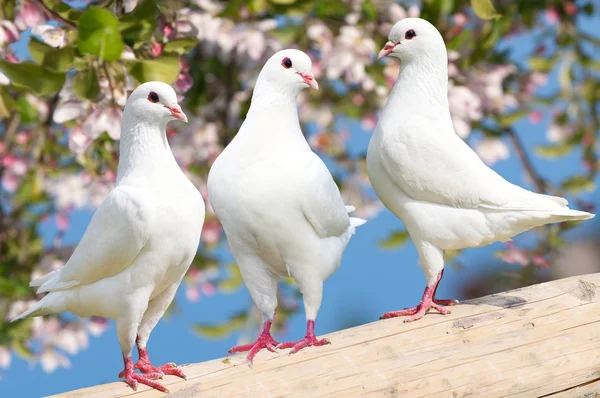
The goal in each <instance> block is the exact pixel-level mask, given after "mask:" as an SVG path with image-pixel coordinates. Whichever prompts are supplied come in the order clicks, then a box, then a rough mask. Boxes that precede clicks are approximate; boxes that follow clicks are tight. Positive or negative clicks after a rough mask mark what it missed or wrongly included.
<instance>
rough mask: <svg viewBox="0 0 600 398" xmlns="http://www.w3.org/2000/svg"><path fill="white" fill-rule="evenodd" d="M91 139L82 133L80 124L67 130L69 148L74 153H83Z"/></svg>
mask: <svg viewBox="0 0 600 398" xmlns="http://www.w3.org/2000/svg"><path fill="white" fill-rule="evenodd" d="M92 141H93V140H92V139H91V138H90V137H88V136H87V135H85V134H84V133H83V129H82V128H81V127H80V126H77V127H74V128H72V129H71V130H70V131H69V150H70V151H71V152H73V153H75V154H80V153H84V152H85V150H86V149H87V148H88V147H89V146H90V144H91V143H92Z"/></svg>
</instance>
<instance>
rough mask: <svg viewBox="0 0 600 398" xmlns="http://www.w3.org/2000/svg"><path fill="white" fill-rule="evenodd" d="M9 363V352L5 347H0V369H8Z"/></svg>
mask: <svg viewBox="0 0 600 398" xmlns="http://www.w3.org/2000/svg"><path fill="white" fill-rule="evenodd" d="M10 361H11V352H10V350H9V349H8V348H6V347H5V346H2V345H0V368H2V369H8V367H9V366H10Z"/></svg>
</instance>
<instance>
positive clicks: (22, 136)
mask: <svg viewBox="0 0 600 398" xmlns="http://www.w3.org/2000/svg"><path fill="white" fill-rule="evenodd" d="M28 140H29V133H28V132H25V131H21V132H19V133H18V134H17V136H16V137H15V141H16V142H17V144H19V145H24V144H27V141H28ZM0 152H2V151H0Z"/></svg>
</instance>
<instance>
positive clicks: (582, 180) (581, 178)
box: [561, 174, 596, 193]
mask: <svg viewBox="0 0 600 398" xmlns="http://www.w3.org/2000/svg"><path fill="white" fill-rule="evenodd" d="M561 185H562V187H563V188H564V189H567V190H569V191H571V192H573V193H578V192H581V191H584V190H585V191H590V192H591V191H593V190H594V189H596V184H594V181H592V180H590V179H589V178H588V177H586V176H585V175H583V174H577V175H575V176H573V177H571V178H568V179H566V180H565V181H563V183H562V184H561Z"/></svg>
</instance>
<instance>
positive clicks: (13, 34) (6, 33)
mask: <svg viewBox="0 0 600 398" xmlns="http://www.w3.org/2000/svg"><path fill="white" fill-rule="evenodd" d="M18 40H19V30H18V29H17V27H16V26H15V25H14V24H13V23H12V22H11V21H8V20H2V21H0V46H3V45H5V44H10V43H13V42H15V41H18Z"/></svg>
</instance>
